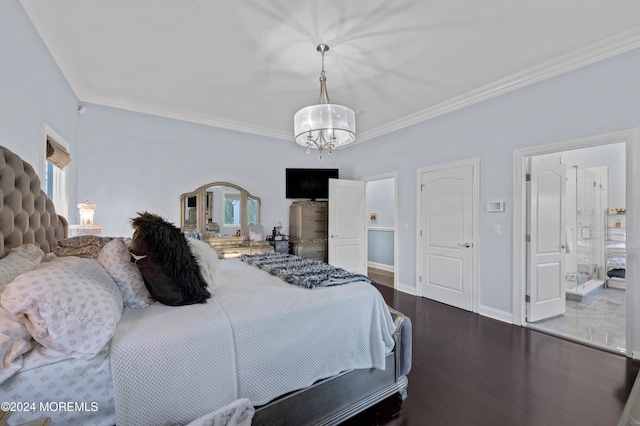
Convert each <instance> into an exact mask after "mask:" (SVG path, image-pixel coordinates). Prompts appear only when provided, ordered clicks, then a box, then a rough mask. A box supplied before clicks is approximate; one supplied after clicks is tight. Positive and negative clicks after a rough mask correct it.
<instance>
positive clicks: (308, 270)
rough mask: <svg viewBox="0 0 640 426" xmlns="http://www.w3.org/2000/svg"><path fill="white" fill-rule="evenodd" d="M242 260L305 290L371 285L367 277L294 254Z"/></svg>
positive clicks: (268, 254) (274, 254) (247, 256)
mask: <svg viewBox="0 0 640 426" xmlns="http://www.w3.org/2000/svg"><path fill="white" fill-rule="evenodd" d="M240 260H242V261H243V262H246V263H248V264H250V265H253V266H255V267H257V268H260V269H262V270H265V271H267V272H269V273H270V274H271V275H275V276H276V277H278V278H280V279H282V280H284V281H286V282H288V283H289V284H294V285H299V286H301V287H305V288H315V287H330V286H333V285H340V284H347V283H351V282H356V281H364V282H368V283H371V279H370V278H369V277H367V276H366V275H362V274H356V273H353V272H349V271H347V270H344V269H342V268H336V267H335V266H331V265H328V264H326V263H324V262H320V261H318V260H315V259H307V258H302V257H298V256H294V255H292V254H284V253H261V254H243V255H242V256H240Z"/></svg>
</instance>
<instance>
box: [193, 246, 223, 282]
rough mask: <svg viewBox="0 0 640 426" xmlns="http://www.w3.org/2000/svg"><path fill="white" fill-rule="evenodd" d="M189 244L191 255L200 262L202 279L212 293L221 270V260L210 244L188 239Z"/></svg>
mask: <svg viewBox="0 0 640 426" xmlns="http://www.w3.org/2000/svg"><path fill="white" fill-rule="evenodd" d="M187 242H188V243H189V247H190V248H191V254H193V257H195V258H196V260H197V261H198V266H200V272H201V273H202V278H204V280H205V281H206V282H207V284H209V291H211V292H212V291H213V285H214V282H215V280H216V278H217V276H218V270H219V269H218V266H219V265H218V263H219V262H220V258H219V257H218V252H217V251H216V250H215V249H214V248H213V247H211V246H210V245H209V244H207V243H205V242H204V241H200V240H196V239H195V238H187Z"/></svg>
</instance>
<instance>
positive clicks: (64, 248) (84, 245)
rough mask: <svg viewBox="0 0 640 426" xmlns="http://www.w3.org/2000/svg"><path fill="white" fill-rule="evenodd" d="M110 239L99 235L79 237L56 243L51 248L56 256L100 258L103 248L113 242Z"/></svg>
mask: <svg viewBox="0 0 640 426" xmlns="http://www.w3.org/2000/svg"><path fill="white" fill-rule="evenodd" d="M111 240H112V238H110V237H100V236H97V235H81V236H79V237H73V238H66V239H64V240H59V241H56V242H55V243H54V244H53V246H52V247H51V251H53V252H54V253H55V254H56V256H60V257H62V256H78V257H90V258H93V259H97V258H98V254H99V253H100V250H102V247H104V245H105V244H107V243H108V242H109V241H111Z"/></svg>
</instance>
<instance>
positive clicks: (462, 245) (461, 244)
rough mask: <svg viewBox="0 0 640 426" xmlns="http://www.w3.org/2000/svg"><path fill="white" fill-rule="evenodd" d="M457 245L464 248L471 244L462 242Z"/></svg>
mask: <svg viewBox="0 0 640 426" xmlns="http://www.w3.org/2000/svg"><path fill="white" fill-rule="evenodd" d="M458 246H459V247H464V248H469V247H471V246H472V245H471V244H469V243H464V244H463V243H458Z"/></svg>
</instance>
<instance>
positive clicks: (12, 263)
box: [0, 244, 44, 293]
mask: <svg viewBox="0 0 640 426" xmlns="http://www.w3.org/2000/svg"><path fill="white" fill-rule="evenodd" d="M43 258H44V252H43V251H42V250H40V248H39V247H36V246H34V245H33V244H23V245H21V246H20V247H15V248H12V249H11V251H10V252H9V254H8V255H6V256H5V257H3V258H2V259H0V293H2V291H3V290H4V287H5V285H7V284H9V283H10V282H11V281H13V280H14V278H15V277H17V276H18V275H20V274H24V273H25V272H29V271H32V270H34V269H36V267H37V266H38V265H39V264H40V263H41V262H42V259H43Z"/></svg>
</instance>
